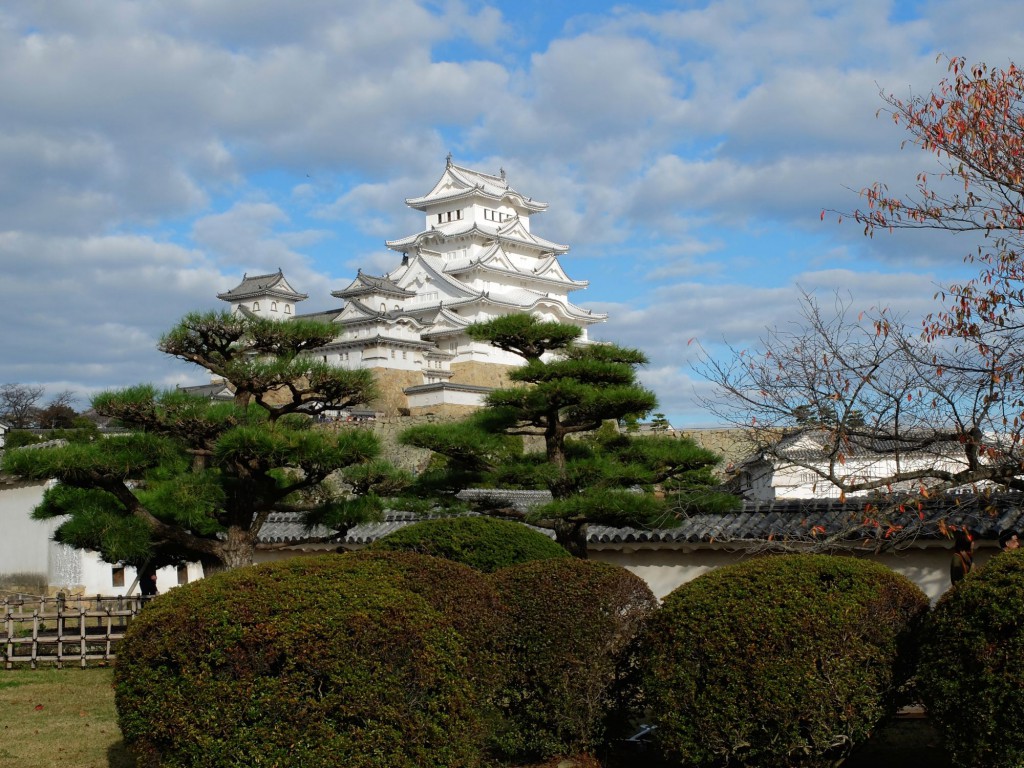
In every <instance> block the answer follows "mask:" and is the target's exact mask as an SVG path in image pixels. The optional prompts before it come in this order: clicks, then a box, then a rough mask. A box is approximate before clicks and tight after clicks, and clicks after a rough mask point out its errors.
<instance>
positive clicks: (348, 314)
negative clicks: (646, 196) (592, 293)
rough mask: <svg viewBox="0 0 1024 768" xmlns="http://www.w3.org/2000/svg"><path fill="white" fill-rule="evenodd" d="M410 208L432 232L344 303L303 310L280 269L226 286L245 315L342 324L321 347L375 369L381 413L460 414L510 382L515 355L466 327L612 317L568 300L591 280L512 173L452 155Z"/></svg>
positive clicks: (403, 245)
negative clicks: (564, 261)
mask: <svg viewBox="0 0 1024 768" xmlns="http://www.w3.org/2000/svg"><path fill="white" fill-rule="evenodd" d="M405 202H406V205H408V206H409V207H410V208H414V209H416V210H418V211H422V212H423V214H424V229H423V230H422V231H420V232H417V233H416V234H413V235H409V236H408V237H402V238H399V239H397V240H388V241H387V243H386V244H387V246H388V248H390V249H391V250H393V251H397V252H398V253H400V254H401V263H400V264H399V265H398V266H397V267H395V269H393V270H391V271H390V272H388V273H387V274H385V275H382V276H379V277H378V276H374V275H368V274H365V273H364V272H362V271H359V272H358V274H356V277H355V279H354V280H353V281H352V282H351V283H350V284H349V285H348V286H347V287H345V288H343V289H341V290H339V291H333V292H332V293H331V295H332V296H335V297H337V298H339V299H341V300H343V302H344V304H343V306H341V307H340V308H338V309H332V310H328V311H325V312H316V313H313V314H305V315H299V314H298V313H297V309H296V307H297V305H298V303H299V302H300V301H303V300H304V299H306V298H307V296H306V294H304V293H299V292H298V291H296V290H295V289H294V288H292V286H291V285H289V283H288V281H287V280H286V279H285V277H284V275H283V274H282V273H281V271H280V270H278V271H277V272H276V273H273V274H269V275H252V276H250V275H246V276H245V277H244V279H243V280H242V282H241V283H240V284H239V285H238V286H236V287H235V288H233V289H231V290H230V291H227V292H225V293H221V294H218V298H220V299H223V300H224V301H226V302H228V303H230V304H231V306H232V308H233V309H234V311H236V312H245V313H251V314H253V315H257V316H261V317H273V318H280V319H283V320H287V319H291V318H293V317H304V318H315V319H318V320H323V321H327V322H331V323H334V324H336V325H337V326H338V335H337V337H336V338H335V339H334V341H332V342H331V343H330V344H328V345H327V346H325V347H322V348H320V349H318V350H316V351H315V352H313V353H312V354H316V355H319V356H321V357H322V358H323V360H324V361H325V362H328V363H331V364H334V365H337V366H340V367H342V368H368V369H370V370H372V371H374V372H375V374H376V376H377V379H378V383H379V384H380V388H381V392H382V395H381V399H380V401H378V402H376V403H374V404H373V407H374V409H375V410H377V411H379V412H382V413H384V414H388V415H396V414H401V413H405V414H414V415H415V414H422V413H431V412H433V413H460V412H463V411H467V410H471V409H473V408H476V407H479V405H480V404H481V403H482V401H483V397H484V395H486V393H487V392H489V391H490V390H491V389H493V388H495V387H500V386H505V385H507V383H508V379H507V375H506V374H507V371H508V370H509V368H512V367H515V366H517V365H520V364H522V359H521V358H519V357H518V356H516V355H513V354H510V353H507V352H503V351H501V350H499V349H496V348H494V347H492V346H490V345H488V344H486V343H481V342H475V341H473V340H472V339H470V338H469V337H468V336H467V335H466V332H465V329H466V326H468V325H469V324H471V323H474V322H481V321H486V320H490V319H492V318H494V317H499V316H501V315H507V314H512V313H529V314H531V315H534V316H536V317H537V318H539V319H541V320H545V321H557V322H561V323H570V324H572V325H576V326H579V327H580V328H581V329H582V330H583V335H582V337H581V340H582V341H583V342H586V341H587V329H588V327H589V326H591V325H593V324H594V323H600V322H603V321H604V320H606V319H607V315H604V314H598V313H595V312H591V311H590V310H587V309H583V308H581V307H579V306H577V305H575V304H573V303H572V302H571V301H570V300H569V294H570V293H571V292H572V291H578V290H580V289H582V288H585V287H586V286H587V281H585V280H572V279H570V278H569V277H568V276H567V275H566V274H565V271H564V270H563V269H562V266H561V265H560V264H559V262H558V257H559V256H560V255H561V254H564V253H566V252H567V251H568V250H569V246H567V245H559V244H558V243H553V242H551V241H550V240H545V239H544V238H542V237H538V236H537V235H535V234H533V233H532V232H531V228H530V216H531V215H532V214H535V213H541V212H542V211H544V210H546V209H547V203H542V202H539V201H537V200H534V199H532V198H530V197H526V196H524V195H522V194H521V193H519V192H517V191H516V190H514V189H512V187H510V186H509V184H508V181H507V180H506V179H505V172H504V170H502V171H501V172H500V175H498V176H492V175H490V174H486V173H480V172H479V171H474V170H470V169H469V168H463V167H461V166H459V165H455V164H454V163H452V160H451V156H450V155H449V157H448V162H447V165H446V167H445V169H444V173H443V174H442V175H441V178H440V179H439V180H438V182H437V183H436V184H435V185H434V187H433V189H431V190H430V191H429V192H428V193H427V194H425V195H423V196H422V197H413V198H409V199H407V200H406V201H405Z"/></svg>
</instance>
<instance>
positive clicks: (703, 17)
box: [0, 0, 1024, 426]
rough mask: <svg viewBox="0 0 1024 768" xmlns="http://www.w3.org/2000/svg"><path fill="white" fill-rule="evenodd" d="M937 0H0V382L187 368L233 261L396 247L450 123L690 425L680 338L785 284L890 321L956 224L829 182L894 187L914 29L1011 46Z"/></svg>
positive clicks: (740, 327)
mask: <svg viewBox="0 0 1024 768" xmlns="http://www.w3.org/2000/svg"><path fill="white" fill-rule="evenodd" d="M966 7H967V6H965V4H964V3H962V2H940V1H935V2H915V3H900V2H883V1H881V0H865V1H864V2H859V3H849V2H824V1H823V2H798V1H797V0H777V1H774V2H772V3H764V2H757V1H755V0H750V1H749V2H747V1H741V0H723V1H722V2H668V1H667V0H666V1H664V2H638V3H632V4H630V3H608V2H600V1H599V0H591V1H588V2H558V3H552V2H540V1H539V0H528V1H526V2H516V3H510V2H493V3H486V2H471V1H470V0H450V1H447V2H446V1H444V0H438V1H436V2H415V0H373V1H372V2H371V1H369V0H361V1H360V2H354V1H352V2H348V1H345V0H343V1H342V2H338V1H337V0H304V1H303V0H292V2H289V3H279V2H264V1H262V0H179V1H178V2H173V3H172V2H169V0H168V1H161V0H107V1H106V2H104V3H103V4H102V5H100V6H96V5H93V4H86V3H81V2H80V0H64V1H63V2H61V1H60V0H53V1H52V2H47V3H37V2H30V1H29V0H16V1H14V2H9V3H5V4H3V5H2V6H0V103H2V104H3V105H4V107H3V109H2V110H0V169H2V173H0V266H2V279H0V319H2V322H3V325H2V327H3V329H4V330H3V343H2V344H0V383H4V382H22V383H40V384H44V385H45V386H46V387H47V390H48V392H49V393H50V394H53V393H56V392H58V391H60V390H64V389H71V390H73V391H74V392H76V393H77V394H78V395H79V397H80V399H79V401H78V403H77V405H78V406H79V407H85V405H86V404H87V399H88V397H89V396H90V395H91V394H93V393H95V392H96V391H99V390H102V389H105V388H109V387H117V386H125V385H129V384H134V383H138V382H142V381H147V382H154V383H157V384H159V385H162V386H174V385H175V384H186V383H199V382H202V381H203V380H204V378H205V377H204V374H203V372H202V371H200V370H199V369H196V368H194V367H190V366H188V365H187V364H185V363H181V362H177V361H174V360H172V359H169V358H165V357H164V356H162V355H160V353H158V352H157V351H156V350H155V344H156V341H157V338H158V337H159V335H160V333H161V332H162V331H164V330H166V329H167V328H169V327H170V326H171V325H172V324H173V323H174V322H175V321H176V320H177V319H178V318H179V317H181V315H183V314H185V313H186V312H188V311H190V310H193V309H206V308H214V307H216V306H217V305H218V304H219V302H218V301H217V300H216V299H215V294H216V293H217V292H218V291H222V290H225V289H227V288H229V287H231V286H233V285H235V284H237V282H238V281H239V279H240V278H241V276H242V273H243V272H246V271H248V272H250V273H258V272H261V271H273V270H275V269H277V268H278V267H281V268H283V269H284V271H285V274H286V275H287V276H288V277H289V278H290V280H291V281H292V283H293V285H295V286H296V287H297V288H298V289H299V290H302V291H304V292H306V293H308V294H309V295H310V298H309V300H308V301H306V302H305V304H304V305H303V308H304V309H306V310H308V311H316V310H320V309H326V308H328V307H330V306H335V305H336V304H337V300H335V299H332V298H331V297H330V292H331V291H332V290H337V289H339V288H342V287H344V286H345V285H346V284H347V282H348V281H349V279H350V278H351V277H352V276H353V275H354V274H355V271H356V269H358V268H360V267H361V268H363V269H364V270H365V271H368V272H371V273H376V274H380V273H382V272H384V271H386V270H388V269H390V268H391V267H393V266H395V264H396V261H397V259H396V258H395V256H394V254H392V253H391V252H389V251H388V250H387V249H386V248H385V247H384V240H385V239H393V238H397V237H401V236H404V235H408V234H411V233H413V232H415V231H417V230H418V228H419V227H420V225H421V222H422V218H421V214H419V213H418V212H415V211H411V210H409V209H408V208H406V207H405V206H404V204H403V200H404V199H405V198H406V197H411V196H416V195H420V194H423V193H425V192H426V191H427V190H428V189H429V188H430V186H431V185H432V184H433V183H434V181H436V179H437V178H438V177H439V175H440V173H441V171H442V169H443V166H444V161H445V155H446V154H447V153H448V152H451V153H452V154H453V157H454V159H455V160H456V162H458V163H460V164H463V165H467V166H470V167H473V168H477V169H479V170H482V171H487V172H492V173H493V172H497V170H498V169H499V168H505V169H506V171H507V174H508V178H509V181H510V182H511V184H512V185H513V186H514V187H515V188H517V189H518V190H519V191H521V192H523V193H524V194H526V195H529V196H532V197H534V198H537V199H540V200H544V201H546V202H548V203H549V204H550V208H549V210H548V212H546V213H544V214H543V215H539V216H537V217H536V219H535V221H534V223H533V228H534V231H536V232H537V233H538V234H540V235H542V236H543V237H546V238H548V239H550V240H554V241H556V242H562V243H567V244H569V245H570V246H571V247H572V250H571V251H570V253H569V254H568V255H567V256H566V257H565V258H564V260H563V264H564V266H565V267H566V269H567V271H568V272H569V274H570V275H571V276H572V277H574V278H578V279H587V280H589V281H590V288H589V289H588V290H586V291H584V292H582V293H580V294H575V295H574V299H576V301H577V302H578V303H580V304H582V305H584V306H587V307H590V308H593V309H595V310H599V311H603V312H608V313H609V315H610V319H609V321H608V322H607V323H606V324H603V325H602V326H599V327H598V328H597V329H596V330H595V331H594V332H593V336H594V337H595V338H600V339H607V340H612V341H617V342H620V343H623V344H628V345H633V346H638V347H641V348H642V349H644V350H645V351H647V352H648V354H649V356H650V357H651V364H650V365H649V366H648V368H647V369H646V370H645V371H644V374H643V378H644V381H645V382H646V383H647V384H648V385H649V386H650V387H652V388H653V389H654V390H655V392H656V393H657V394H658V396H659V398H660V400H661V403H662V406H661V410H663V411H664V412H665V413H667V414H668V415H669V417H670V419H671V420H672V422H673V423H674V424H676V425H677V426H702V425H710V424H713V423H714V418H713V417H711V416H710V415H709V414H708V413H707V412H706V411H705V410H704V409H703V408H702V407H701V405H700V398H701V397H702V396H706V395H708V394H710V391H709V389H708V385H707V384H706V383H705V382H703V381H702V380H701V379H700V378H699V376H697V375H696V374H695V373H694V371H693V369H692V364H693V361H694V355H695V353H696V345H695V344H691V343H689V342H690V340H691V339H697V340H699V341H700V342H701V344H703V345H704V347H705V348H706V349H707V350H708V351H709V352H710V353H711V354H724V353H723V349H724V347H723V342H725V341H727V342H729V343H730V344H732V345H733V346H735V347H738V348H746V347H750V346H753V345H756V342H757V339H758V336H759V334H761V333H762V332H763V330H764V329H765V327H767V326H777V325H784V324H786V323H787V322H790V321H791V320H792V319H793V318H794V317H795V315H796V309H797V303H796V297H797V296H798V294H799V292H800V290H801V289H804V290H810V291H814V292H815V293H816V294H817V295H819V296H822V297H824V298H829V297H830V296H831V295H832V294H834V293H835V292H837V291H839V292H841V295H843V296H844V297H848V299H849V300H850V301H851V302H852V304H853V305H854V306H856V307H863V308H865V309H867V308H869V307H871V306H888V307H892V308H893V309H894V310H896V311H897V312H899V313H903V314H905V315H906V316H907V317H908V319H910V320H911V321H913V322H916V319H917V318H919V317H920V316H922V315H923V314H924V313H926V312H928V311H930V310H931V309H933V308H934V305H933V299H932V296H933V294H934V293H935V290H936V286H937V285H939V284H942V283H945V282H948V281H949V280H951V279H954V278H956V277H959V276H962V275H963V274H965V269H964V267H963V266H962V264H961V258H962V256H963V255H964V253H966V252H967V251H969V250H970V248H971V243H969V242H966V241H964V240H962V239H960V240H958V239H956V238H952V237H949V236H946V237H943V236H941V235H934V234H928V233H897V234H896V235H893V236H880V237H876V238H874V239H871V240H868V239H866V238H864V237H863V236H862V234H861V231H860V228H859V227H857V226H856V225H855V224H851V223H849V222H847V223H843V224H839V223H838V222H837V220H836V217H835V216H833V215H829V216H827V217H826V219H825V221H822V220H821V219H820V212H821V211H822V209H829V210H850V209H852V208H854V207H856V206H857V204H858V202H859V200H858V197H857V194H856V191H855V190H857V189H860V188H861V187H863V186H866V185H867V184H869V183H871V182H872V181H875V180H883V181H887V182H889V184H890V186H891V188H892V189H894V190H909V189H911V187H912V184H913V180H914V177H915V175H916V174H917V172H918V171H921V170H930V169H931V168H932V163H933V161H932V160H930V159H929V158H928V156H926V155H925V154H924V153H922V152H920V151H919V150H916V149H914V148H913V147H910V148H905V149H903V150H902V151H901V149H900V143H901V142H902V141H903V139H904V138H905V135H904V134H903V132H902V130H901V129H900V128H899V127H897V126H894V125H893V124H892V122H891V121H890V120H886V119H885V118H884V117H883V118H881V119H879V118H876V111H877V110H878V109H879V108H880V107H881V106H882V102H881V100H880V96H879V90H880V89H882V90H885V91H888V92H895V93H896V94H898V95H906V94H909V93H910V92H911V91H913V92H919V93H920V92H926V91H928V90H929V89H931V88H932V87H933V86H934V85H935V84H936V83H937V82H938V80H939V79H940V78H941V77H943V76H944V74H945V64H944V63H943V62H942V61H938V62H937V61H936V57H937V55H939V54H943V53H944V54H949V55H960V56H965V57H967V58H968V59H969V60H972V61H978V60H983V61H986V62H988V63H990V64H995V65H1005V64H1006V63H1007V62H1009V61H1011V60H1013V57H1014V56H1016V55H1018V53H1019V52H1020V51H1021V50H1024V5H1021V4H1020V3H1018V2H1013V1H1012V0H995V1H994V2H989V3H985V4H972V5H971V6H970V8H969V10H968V11H966V12H965V8H966Z"/></svg>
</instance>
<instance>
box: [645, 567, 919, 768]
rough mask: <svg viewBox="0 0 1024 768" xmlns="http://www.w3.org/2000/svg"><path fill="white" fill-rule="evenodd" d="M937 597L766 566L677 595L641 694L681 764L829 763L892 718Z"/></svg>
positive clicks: (895, 580) (897, 582) (662, 617)
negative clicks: (930, 606)
mask: <svg viewBox="0 0 1024 768" xmlns="http://www.w3.org/2000/svg"><path fill="white" fill-rule="evenodd" d="M927 610H928V599H927V598H926V597H925V595H924V594H923V593H922V592H921V590H920V589H918V588H917V587H916V586H915V585H914V584H912V583H911V582H910V581H909V580H907V579H906V578H904V577H903V576H900V575H899V574H896V573H894V572H892V571H891V570H889V569H888V568H885V567H884V566H882V565H878V564H876V563H871V562H868V561H864V560H857V559H853V558H849V557H832V556H827V555H785V556H773V557H762V558H755V559H752V560H749V561H747V562H744V563H740V564H738V565H733V566H727V567H724V568H720V569H718V570H715V571H712V572H710V573H707V574H704V575H703V576H700V577H699V578H697V579H695V580H694V581H692V582H689V583H688V584H684V585H683V586H681V587H679V588H678V589H676V590H675V591H674V592H673V593H672V594H671V595H669V596H668V597H667V598H666V600H665V603H664V605H663V607H662V609H661V610H660V611H659V612H658V613H657V614H656V615H655V616H654V618H653V619H652V621H651V622H650V624H649V629H648V633H647V637H646V642H645V643H644V649H645V652H644V654H643V656H642V660H643V664H644V674H643V684H642V686H643V691H644V693H645V695H646V697H647V698H646V702H647V704H648V706H649V707H650V718H651V722H652V723H654V724H655V725H657V730H656V731H655V734H654V735H655V736H656V740H657V743H658V744H659V745H660V748H661V751H662V753H663V754H664V755H665V757H666V759H668V760H669V761H671V764H673V765H685V766H688V767H691V766H692V767H693V768H700V767H702V766H726V765H728V766H757V767H758V768H768V767H771V766H777V767H778V768H783V767H788V766H832V765H835V764H836V763H837V762H838V761H839V760H840V759H841V758H843V757H844V756H845V755H846V754H847V753H848V752H849V751H850V749H851V748H852V747H853V745H855V744H857V743H859V742H861V741H863V740H865V739H866V738H867V736H868V735H869V734H870V732H871V730H872V729H873V728H874V727H875V726H876V725H877V724H878V723H879V722H880V721H881V720H882V719H883V718H884V717H885V716H887V715H888V714H890V713H892V712H894V711H895V708H896V705H897V694H898V692H899V689H900V687H901V685H902V684H903V683H904V682H905V681H906V680H907V679H908V677H909V675H910V673H911V672H912V666H913V659H914V653H913V647H914V646H913V644H914V642H915V641H914V638H915V636H916V632H917V631H918V629H919V625H920V623H921V621H922V620H923V618H924V616H925V615H926V613H927Z"/></svg>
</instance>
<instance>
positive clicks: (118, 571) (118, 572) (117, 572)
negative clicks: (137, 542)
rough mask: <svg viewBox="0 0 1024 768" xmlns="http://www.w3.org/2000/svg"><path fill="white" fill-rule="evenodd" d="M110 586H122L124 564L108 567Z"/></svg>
mask: <svg viewBox="0 0 1024 768" xmlns="http://www.w3.org/2000/svg"><path fill="white" fill-rule="evenodd" d="M110 586H112V587H123V586H124V566H123V565H115V566H114V567H113V568H111V569H110Z"/></svg>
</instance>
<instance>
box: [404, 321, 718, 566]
mask: <svg viewBox="0 0 1024 768" xmlns="http://www.w3.org/2000/svg"><path fill="white" fill-rule="evenodd" d="M468 333H469V334H470V336H471V337H472V338H474V339H476V340H478V341H487V342H489V343H491V344H493V345H494V346H496V347H499V348H500V349H503V350H506V351H509V352H514V353H516V354H518V355H520V356H521V357H523V358H525V360H526V362H525V364H524V365H522V366H520V367H519V368H516V369H514V370H513V371H511V373H510V375H509V377H510V379H511V380H512V382H513V383H514V384H513V386H511V387H508V388H506V389H499V390H495V391H494V392H491V393H490V394H489V395H488V397H487V405H486V408H484V409H482V410H481V411H480V412H479V413H477V414H475V415H474V416H472V417H470V418H469V419H467V420H466V421H464V422H460V423H457V424H447V425H424V426H420V427H415V428H413V429H410V430H407V431H406V432H405V433H404V434H403V436H402V439H403V441H404V442H406V443H407V444H410V445H416V446H419V447H423V448H429V449H430V450H432V451H434V452H436V453H438V454H441V455H443V456H445V457H446V458H447V461H446V462H445V463H444V465H443V466H442V467H440V468H439V469H435V471H432V472H428V473H426V474H425V475H424V476H423V477H421V478H420V480H419V488H420V489H423V492H429V493H434V494H446V493H447V494H452V493H454V492H456V491H458V490H460V489H461V488H465V487H468V486H469V485H485V486H487V485H489V486H494V487H506V488H546V489H547V490H549V491H550V492H551V495H552V497H553V501H552V502H551V503H550V504H547V505H545V506H544V507H543V508H541V509H539V510H536V511H535V512H533V513H531V514H530V515H529V520H530V522H533V523H534V524H538V525H542V526H545V527H549V528H552V529H553V530H554V531H555V534H556V538H557V540H558V541H559V543H561V544H562V545H563V546H565V547H566V548H567V549H569V551H570V552H573V553H574V554H576V555H578V556H581V557H585V556H586V536H587V526H588V524H589V523H601V524H606V525H619V526H637V527H671V526H673V525H674V524H677V523H678V521H679V520H680V519H681V518H682V516H683V515H685V514H686V513H687V512H688V511H691V510H696V509H704V510H707V509H711V508H715V509H729V508H732V507H733V506H734V505H735V503H736V501H735V499H734V497H732V496H729V495H728V494H724V493H719V492H717V491H716V490H715V486H716V481H715V479H714V477H713V474H712V472H711V469H712V467H713V466H714V465H715V464H716V463H717V462H718V457H717V456H715V455H714V454H713V453H711V452H710V451H705V450H703V449H702V448H699V447H698V446H697V445H695V444H694V443H693V442H692V441H691V440H689V439H676V438H672V437H667V436H626V435H621V434H619V432H618V430H617V429H616V428H615V427H614V424H615V423H616V422H618V421H619V420H620V419H625V418H627V417H637V418H639V417H642V416H644V415H646V414H647V413H649V412H650V411H651V410H653V409H654V408H655V407H656V405H657V401H656V399H655V396H654V394H653V393H652V392H650V391H649V390H647V389H645V388H643V387H642V386H641V385H640V384H639V383H638V381H637V368H638V367H639V366H641V365H644V364H646V362H647V358H646V356H645V355H644V354H643V353H642V352H640V351H639V350H636V349H630V348H627V347H621V346H618V345H614V344H577V343H575V342H576V341H577V339H578V338H579V335H580V329H579V328H576V327H574V326H571V325H565V324H561V323H551V322H541V321H539V320H537V319H536V318H533V317H530V316H527V315H507V316H504V317H500V318H496V319H494V320H491V321H489V322H486V323H479V324H475V325H472V326H470V327H469V329H468ZM609 424H610V425H611V426H603V425H609ZM518 436H537V437H542V438H543V440H544V448H545V451H544V453H543V454H540V453H528V452H523V450H522V443H521V442H520V441H519V440H513V439H512V438H515V437H518ZM573 437H575V438H577V439H571V438H573ZM656 490H657V491H658V492H657V493H656V492H655V491H656ZM505 513H506V514H507V513H508V511H506V512H505Z"/></svg>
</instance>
